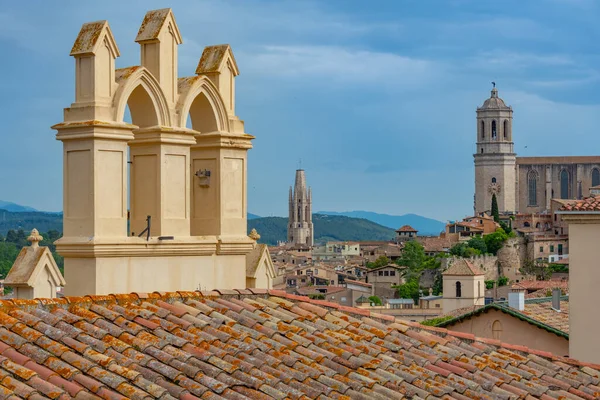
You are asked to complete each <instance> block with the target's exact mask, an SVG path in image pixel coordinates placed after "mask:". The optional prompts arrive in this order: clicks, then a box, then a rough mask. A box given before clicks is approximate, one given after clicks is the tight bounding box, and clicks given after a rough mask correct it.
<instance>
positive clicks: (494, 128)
mask: <svg viewBox="0 0 600 400" xmlns="http://www.w3.org/2000/svg"><path fill="white" fill-rule="evenodd" d="M497 138H498V131H497V129H496V120H492V140H496V139H497Z"/></svg>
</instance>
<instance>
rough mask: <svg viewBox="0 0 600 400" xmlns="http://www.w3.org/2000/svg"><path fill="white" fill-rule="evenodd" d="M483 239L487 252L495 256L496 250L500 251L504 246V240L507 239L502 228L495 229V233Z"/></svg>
mask: <svg viewBox="0 0 600 400" xmlns="http://www.w3.org/2000/svg"><path fill="white" fill-rule="evenodd" d="M483 239H484V240H485V245H486V246H487V251H488V252H489V253H491V254H493V255H496V254H497V253H498V250H500V249H501V248H502V246H503V245H504V242H505V241H506V239H508V235H507V234H506V232H504V230H503V229H502V228H498V229H496V232H494V233H490V234H489V235H485V236H484V237H483Z"/></svg>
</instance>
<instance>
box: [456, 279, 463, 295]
mask: <svg viewBox="0 0 600 400" xmlns="http://www.w3.org/2000/svg"><path fill="white" fill-rule="evenodd" d="M456 297H462V284H461V283H460V282H456Z"/></svg>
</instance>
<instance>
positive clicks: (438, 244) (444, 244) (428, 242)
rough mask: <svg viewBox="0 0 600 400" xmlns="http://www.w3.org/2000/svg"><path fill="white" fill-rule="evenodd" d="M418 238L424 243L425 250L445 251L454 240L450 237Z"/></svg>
mask: <svg viewBox="0 0 600 400" xmlns="http://www.w3.org/2000/svg"><path fill="white" fill-rule="evenodd" d="M416 240H417V241H418V242H419V243H421V245H423V249H424V250H425V252H439V253H441V252H444V251H447V250H449V249H450V248H451V247H452V244H453V242H452V241H451V240H450V239H448V238H441V237H425V236H420V237H418V238H416Z"/></svg>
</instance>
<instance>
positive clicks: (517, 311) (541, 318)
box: [437, 289, 569, 356]
mask: <svg viewBox="0 0 600 400" xmlns="http://www.w3.org/2000/svg"><path fill="white" fill-rule="evenodd" d="M510 294H511V295H513V294H514V295H515V296H517V299H516V301H514V302H512V303H511V301H510V299H509V301H508V302H496V303H490V304H487V305H485V306H473V307H468V308H462V309H458V310H454V311H453V312H451V313H449V314H444V315H443V316H447V317H451V319H449V320H446V321H443V322H441V323H439V324H438V325H437V326H438V327H443V328H447V329H450V330H453V331H457V332H463V333H469V334H473V335H475V336H478V337H484V338H488V339H495V340H501V341H503V342H506V343H510V344H513V345H519V346H527V347H531V348H535V349H540V350H543V351H547V352H550V353H552V354H556V355H561V356H566V355H568V354H569V297H568V296H562V295H561V291H560V289H556V290H554V296H553V297H542V298H532V299H525V298H524V292H523V291H517V292H515V293H510ZM519 296H523V298H522V299H519V298H518V297H519Z"/></svg>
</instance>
